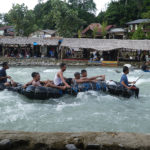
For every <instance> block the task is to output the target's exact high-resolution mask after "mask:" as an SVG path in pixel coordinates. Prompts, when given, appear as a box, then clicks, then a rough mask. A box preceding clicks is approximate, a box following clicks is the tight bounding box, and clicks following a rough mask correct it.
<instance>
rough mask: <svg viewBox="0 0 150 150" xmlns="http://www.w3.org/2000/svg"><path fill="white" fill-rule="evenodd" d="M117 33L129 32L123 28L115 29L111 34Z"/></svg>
mask: <svg viewBox="0 0 150 150" xmlns="http://www.w3.org/2000/svg"><path fill="white" fill-rule="evenodd" d="M117 32H127V31H126V30H125V29H123V28H113V29H111V30H110V31H109V33H117Z"/></svg>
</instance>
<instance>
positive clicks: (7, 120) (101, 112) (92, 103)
mask: <svg viewBox="0 0 150 150" xmlns="http://www.w3.org/2000/svg"><path fill="white" fill-rule="evenodd" d="M58 69H59V68H54V67H51V68H50V67H34V68H31V67H30V68H28V67H25V68H20V67H18V68H11V69H10V70H8V74H9V75H11V76H12V77H13V78H15V80H16V81H18V82H21V83H26V82H28V81H30V80H31V73H32V72H33V71H37V72H40V74H41V78H42V80H46V79H51V80H52V79H53V78H54V76H55V74H56V71H58ZM81 69H84V67H81V68H79V67H72V68H71V67H70V68H69V69H68V70H67V71H66V72H65V76H66V77H72V76H73V74H74V72H76V71H80V70H81ZM86 69H87V71H88V75H89V77H91V76H95V75H100V74H106V79H107V80H111V79H113V80H115V81H119V80H120V77H121V75H122V73H116V71H115V70H119V71H121V70H122V69H121V68H120V69H118V68H99V67H87V68H86ZM93 73H94V74H93ZM142 74H144V76H143V77H142V78H141V79H140V80H139V81H138V82H137V84H136V85H137V86H139V87H140V98H139V99H135V98H131V99H124V98H121V97H115V96H111V95H106V94H105V93H99V92H95V91H88V92H82V93H79V94H78V95H77V97H72V96H68V95H66V96H64V97H62V98H59V99H49V100H47V101H36V100H34V101H31V100H29V99H27V98H25V97H24V96H22V95H19V94H16V93H13V92H9V91H6V90H5V91H3V92H0V113H1V115H0V130H23V131H41V132H48V131H50V132H63V131H65V132H79V131H121V132H142V133H148V132H149V131H150V101H149V97H150V93H149V89H150V74H148V73H143V72H142V71H140V70H135V71H133V72H130V74H129V75H128V77H129V81H132V80H136V79H137V78H138V77H139V76H141V75H142Z"/></svg>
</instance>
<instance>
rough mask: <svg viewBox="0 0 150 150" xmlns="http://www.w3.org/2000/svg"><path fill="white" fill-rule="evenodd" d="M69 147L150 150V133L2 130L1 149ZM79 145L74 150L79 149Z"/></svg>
mask: <svg viewBox="0 0 150 150" xmlns="http://www.w3.org/2000/svg"><path fill="white" fill-rule="evenodd" d="M70 144H74V145H70ZM66 146H67V147H71V146H75V147H76V148H77V149H80V150H149V149H150V135H149V134H136V133H115V132H114V133H113V132H111V133H110V132H109V133H106V132H85V133H36V132H19V131H1V132H0V149H1V150H65V149H67V148H66ZM75 147H74V148H73V147H72V149H70V150H76V149H75Z"/></svg>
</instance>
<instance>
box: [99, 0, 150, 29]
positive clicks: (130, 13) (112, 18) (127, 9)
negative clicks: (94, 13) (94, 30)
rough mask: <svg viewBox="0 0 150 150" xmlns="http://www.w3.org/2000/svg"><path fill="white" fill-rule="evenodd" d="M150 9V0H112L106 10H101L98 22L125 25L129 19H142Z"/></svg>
mask: <svg viewBox="0 0 150 150" xmlns="http://www.w3.org/2000/svg"><path fill="white" fill-rule="evenodd" d="M148 11H150V0H118V1H111V2H110V3H109V4H108V8H107V10H106V11H104V12H100V13H99V15H98V17H97V20H98V22H103V21H107V22H108V24H112V25H113V24H115V25H117V26H125V24H126V23H127V22H129V21H132V20H136V19H140V18H141V17H142V14H143V13H144V12H145V13H147V12H148Z"/></svg>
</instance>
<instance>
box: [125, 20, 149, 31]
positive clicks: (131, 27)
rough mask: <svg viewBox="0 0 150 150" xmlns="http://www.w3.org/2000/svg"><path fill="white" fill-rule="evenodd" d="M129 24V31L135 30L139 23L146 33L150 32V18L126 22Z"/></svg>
mask: <svg viewBox="0 0 150 150" xmlns="http://www.w3.org/2000/svg"><path fill="white" fill-rule="evenodd" d="M126 25H127V26H128V32H135V31H136V30H137V29H138V26H139V25H142V29H143V31H144V32H145V34H146V33H148V32H150V19H138V20H134V21H130V22H128V23H126Z"/></svg>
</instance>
